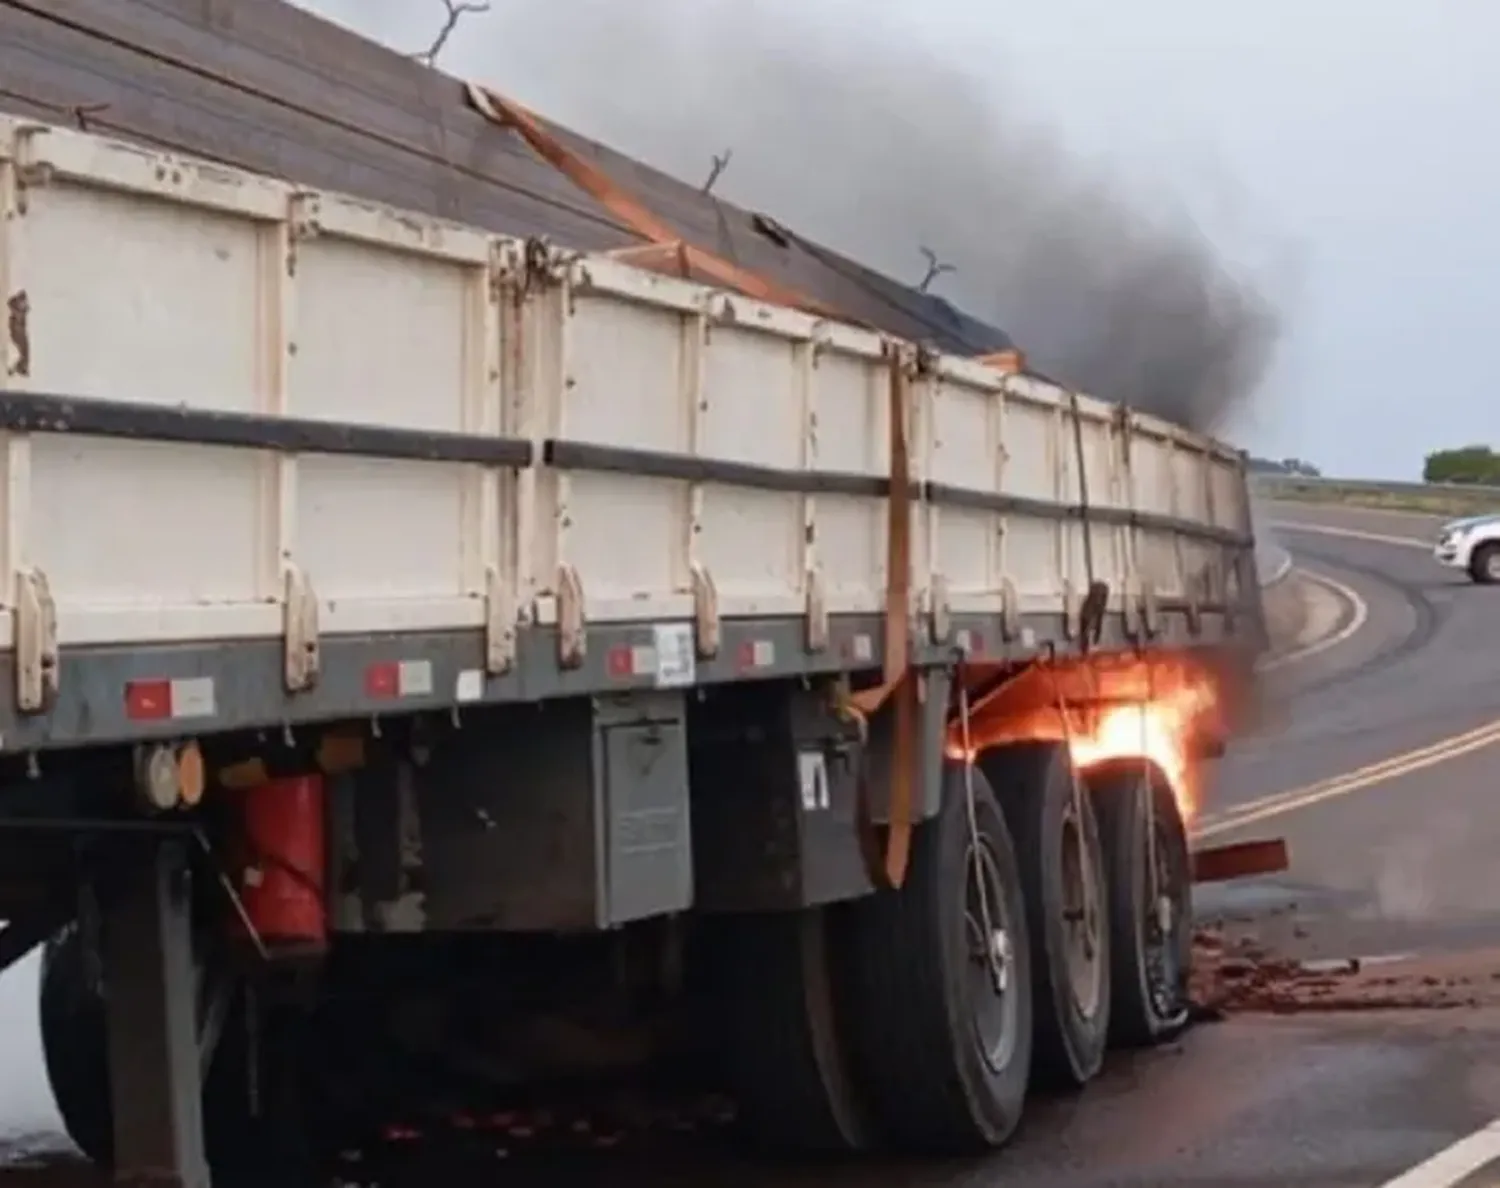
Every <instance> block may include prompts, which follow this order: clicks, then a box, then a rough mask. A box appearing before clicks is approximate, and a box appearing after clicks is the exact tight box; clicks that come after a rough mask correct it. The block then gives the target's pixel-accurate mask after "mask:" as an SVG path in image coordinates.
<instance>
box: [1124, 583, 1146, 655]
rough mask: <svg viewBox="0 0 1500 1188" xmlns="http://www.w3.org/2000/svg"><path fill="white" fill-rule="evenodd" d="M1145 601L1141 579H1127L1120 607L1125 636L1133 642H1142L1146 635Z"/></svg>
mask: <svg viewBox="0 0 1500 1188" xmlns="http://www.w3.org/2000/svg"><path fill="white" fill-rule="evenodd" d="M1144 601H1145V594H1144V593H1143V592H1142V589H1141V583H1140V579H1139V578H1129V579H1127V580H1126V583H1125V589H1124V592H1123V599H1122V601H1121V604H1120V609H1121V618H1122V621H1123V624H1124V630H1125V638H1126V639H1128V640H1130V641H1131V642H1132V643H1140V642H1141V641H1142V640H1144V639H1145V637H1146V624H1145V617H1146V612H1145V606H1144Z"/></svg>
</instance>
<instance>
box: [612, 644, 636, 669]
mask: <svg viewBox="0 0 1500 1188" xmlns="http://www.w3.org/2000/svg"><path fill="white" fill-rule="evenodd" d="M605 663H606V665H607V666H608V668H609V675H610V676H612V677H631V676H634V675H635V653H634V651H633V650H632V649H631V648H630V647H628V646H627V645H625V644H620V645H619V646H618V647H613V648H610V649H609V654H608V655H607V656H606V657H605Z"/></svg>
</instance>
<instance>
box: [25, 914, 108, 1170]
mask: <svg viewBox="0 0 1500 1188" xmlns="http://www.w3.org/2000/svg"><path fill="white" fill-rule="evenodd" d="M38 982H39V985H38V998H39V1001H38V1004H37V1006H38V1014H39V1017H40V1023H41V1033H42V1060H43V1063H44V1064H45V1065H46V1069H47V1082H48V1084H49V1085H50V1087H51V1089H52V1096H53V1098H55V1099H56V1101H57V1112H58V1113H59V1114H61V1115H62V1120H63V1127H64V1129H65V1130H66V1131H67V1132H68V1137H69V1138H70V1139H72V1140H73V1143H74V1144H75V1145H76V1146H77V1147H78V1149H79V1150H80V1151H82V1152H83V1154H84V1156H85V1157H86V1158H87V1159H88V1160H89V1161H90V1162H91V1163H94V1164H97V1165H98V1166H100V1167H108V1166H109V1165H110V1164H111V1163H112V1162H113V1159H114V1135H113V1134H112V1133H111V1123H110V1114H111V1108H110V1102H109V1093H110V1089H109V1055H108V1038H107V1035H106V1032H105V1021H104V1003H103V1000H102V999H100V998H99V997H98V995H97V994H96V993H95V992H94V991H93V988H92V987H90V986H89V984H88V975H87V970H86V968H85V963H84V949H83V942H82V939H81V938H80V936H79V933H78V927H77V925H69V926H68V927H67V928H65V929H64V930H63V931H62V932H60V933H58V934H57V935H56V936H54V937H53V938H52V939H51V940H49V941H48V942H47V943H46V944H45V945H44V946H43V948H42V969H41V977H40V978H39V979H38Z"/></svg>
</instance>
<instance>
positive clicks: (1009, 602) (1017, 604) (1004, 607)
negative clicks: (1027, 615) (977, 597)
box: [1000, 577, 1021, 643]
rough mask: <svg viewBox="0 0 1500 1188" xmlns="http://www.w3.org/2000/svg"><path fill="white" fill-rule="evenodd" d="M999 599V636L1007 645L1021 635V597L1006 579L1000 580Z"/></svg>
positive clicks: (1013, 584)
mask: <svg viewBox="0 0 1500 1188" xmlns="http://www.w3.org/2000/svg"><path fill="white" fill-rule="evenodd" d="M1000 598H1001V610H1000V635H1001V637H1002V638H1003V639H1004V640H1005V642H1006V643H1009V642H1010V641H1011V640H1013V639H1015V638H1016V637H1017V636H1018V635H1020V634H1021V595H1020V592H1019V591H1018V590H1017V589H1016V583H1015V582H1013V581H1011V580H1010V578H1008V577H1003V578H1001V579H1000Z"/></svg>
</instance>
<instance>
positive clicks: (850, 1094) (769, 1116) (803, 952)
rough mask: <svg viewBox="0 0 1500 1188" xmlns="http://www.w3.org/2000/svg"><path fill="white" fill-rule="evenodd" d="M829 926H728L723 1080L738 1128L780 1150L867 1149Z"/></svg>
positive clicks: (752, 921) (759, 922)
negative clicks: (838, 1008)
mask: <svg viewBox="0 0 1500 1188" xmlns="http://www.w3.org/2000/svg"><path fill="white" fill-rule="evenodd" d="M829 928H830V923H829V913H828V910H827V909H825V908H808V909H805V910H803V911H796V912H776V913H766V914H764V915H754V916H745V917H742V918H740V919H738V920H734V921H728V920H726V921H725V930H724V935H723V936H722V938H721V939H722V941H723V943H724V948H723V957H722V958H721V964H720V970H721V973H722V974H723V993H724V1000H725V1002H726V1003H727V1005H728V1010H729V1019H728V1026H727V1029H726V1036H725V1039H726V1046H727V1056H728V1064H729V1069H728V1071H729V1079H730V1082H731V1084H732V1086H733V1088H734V1096H735V1098H736V1101H737V1104H738V1106H739V1119H740V1123H741V1125H742V1126H743V1127H744V1129H745V1130H746V1131H747V1132H748V1133H749V1134H750V1135H751V1136H753V1138H754V1139H755V1141H756V1142H758V1143H759V1144H761V1145H763V1146H766V1147H770V1148H773V1149H776V1150H781V1151H795V1152H804V1153H825V1154H826V1153H837V1152H855V1151H863V1150H866V1149H868V1148H869V1147H870V1146H871V1145H872V1134H873V1131H872V1129H871V1127H870V1125H869V1120H868V1116H867V1114H866V1111H865V1108H864V1105H863V1102H862V1100H861V1099H860V1097H859V1095H858V1093H857V1092H856V1090H855V1086H854V1083H853V1078H852V1077H851V1075H850V1070H849V1065H848V1061H847V1059H846V1057H845V1052H844V1045H843V1040H842V1033H841V1029H840V1028H839V1026H838V1020H837V1016H836V1013H835V1005H834V994H833V978H832V958H831V956H830V951H829Z"/></svg>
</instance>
